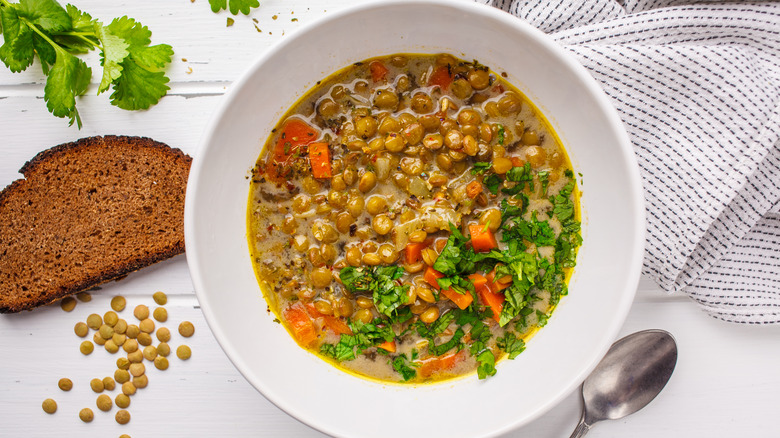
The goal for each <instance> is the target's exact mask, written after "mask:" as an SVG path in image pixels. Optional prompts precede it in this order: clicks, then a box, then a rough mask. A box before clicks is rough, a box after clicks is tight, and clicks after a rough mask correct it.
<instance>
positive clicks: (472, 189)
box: [466, 180, 482, 199]
mask: <svg viewBox="0 0 780 438" xmlns="http://www.w3.org/2000/svg"><path fill="white" fill-rule="evenodd" d="M480 193H482V183H480V182H479V181H477V180H474V181H472V182H470V183H469V184H468V185H467V186H466V195H467V196H468V197H469V198H471V199H474V198H476V197H477V196H479V194H480Z"/></svg>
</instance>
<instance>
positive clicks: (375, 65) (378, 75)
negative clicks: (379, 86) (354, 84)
mask: <svg viewBox="0 0 780 438" xmlns="http://www.w3.org/2000/svg"><path fill="white" fill-rule="evenodd" d="M368 68H369V70H371V79H373V80H374V82H379V81H381V80H384V79H385V76H387V72H388V70H387V67H385V65H384V64H382V63H381V62H379V61H372V62H371V64H368Z"/></svg>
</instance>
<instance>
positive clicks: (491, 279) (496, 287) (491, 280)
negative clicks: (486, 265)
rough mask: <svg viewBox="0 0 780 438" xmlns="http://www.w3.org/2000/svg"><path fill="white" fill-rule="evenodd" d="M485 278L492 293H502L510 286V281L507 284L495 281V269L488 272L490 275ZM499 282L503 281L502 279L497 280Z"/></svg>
mask: <svg viewBox="0 0 780 438" xmlns="http://www.w3.org/2000/svg"><path fill="white" fill-rule="evenodd" d="M485 278H486V279H487V285H488V287H489V288H490V290H491V291H493V292H498V291H502V290H504V289H506V288H508V287H509V286H511V285H512V281H508V282H503V281H498V280H497V279H496V270H495V269H493V270H492V271H490V273H489V274H488V275H487V276H485ZM499 280H503V279H499Z"/></svg>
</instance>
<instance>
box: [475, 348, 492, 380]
mask: <svg viewBox="0 0 780 438" xmlns="http://www.w3.org/2000/svg"><path fill="white" fill-rule="evenodd" d="M495 374H496V356H495V355H494V354H493V352H492V351H490V350H484V351H482V352H481V353H479V354H478V355H477V376H478V377H479V378H480V380H481V379H486V378H488V377H489V376H494V375H495Z"/></svg>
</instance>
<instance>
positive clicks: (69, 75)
mask: <svg viewBox="0 0 780 438" xmlns="http://www.w3.org/2000/svg"><path fill="white" fill-rule="evenodd" d="M91 77H92V69H90V68H89V67H87V64H86V63H85V62H84V61H82V60H80V59H78V58H76V57H75V56H73V55H71V54H70V53H67V52H65V51H64V50H62V49H59V50H57V60H56V62H55V63H54V65H53V66H52V68H51V71H50V72H49V76H48V78H47V79H46V86H45V87H44V88H43V99H44V100H45V101H46V107H47V108H48V109H49V111H50V112H51V113H52V114H54V115H55V116H56V117H68V118H69V119H70V125H72V124H73V122H76V123H77V124H78V126H79V127H81V118H80V117H79V113H78V111H77V110H76V96H80V95H82V94H84V92H85V91H87V87H88V86H89V79H90V78H91Z"/></svg>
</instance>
